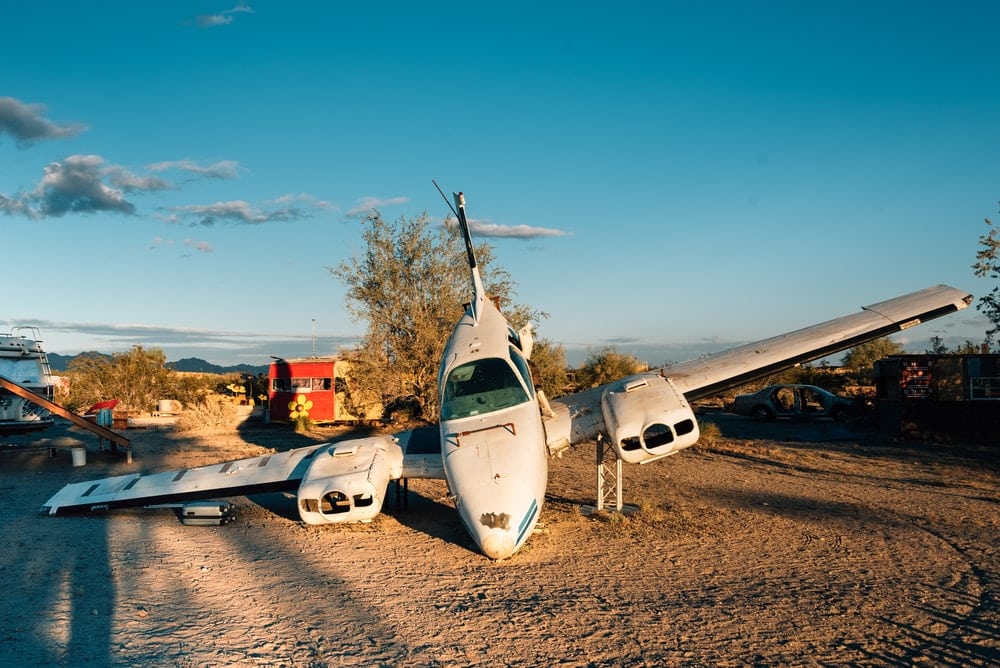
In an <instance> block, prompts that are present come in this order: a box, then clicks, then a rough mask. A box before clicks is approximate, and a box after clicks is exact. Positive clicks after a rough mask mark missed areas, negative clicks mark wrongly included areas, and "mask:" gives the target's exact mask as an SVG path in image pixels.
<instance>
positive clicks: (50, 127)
mask: <svg viewBox="0 0 1000 668" xmlns="http://www.w3.org/2000/svg"><path fill="white" fill-rule="evenodd" d="M44 113H45V106H44V105H41V104H25V103H24V102H21V101H20V100H18V99H15V98H13V97H0V137H2V136H3V135H4V134H9V135H10V136H12V137H13V138H14V141H15V142H16V143H17V146H18V148H24V147H26V146H30V145H31V144H34V143H35V142H36V141H39V140H44V139H64V138H67V137H72V136H74V135H77V134H79V133H80V132H83V130H85V129H86V128H85V126H83V125H81V124H79V123H69V124H62V125H60V124H58V123H53V122H52V121H50V120H48V119H46V118H44V117H43V114H44Z"/></svg>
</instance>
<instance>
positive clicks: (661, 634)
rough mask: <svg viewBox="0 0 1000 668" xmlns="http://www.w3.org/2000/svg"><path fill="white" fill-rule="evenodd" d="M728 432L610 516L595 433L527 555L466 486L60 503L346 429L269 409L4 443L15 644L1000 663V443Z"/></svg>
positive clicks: (9, 650) (339, 653)
mask: <svg viewBox="0 0 1000 668" xmlns="http://www.w3.org/2000/svg"><path fill="white" fill-rule="evenodd" d="M702 420H703V424H710V423H714V424H716V425H718V427H719V435H717V436H715V438H713V439H711V442H704V443H702V444H699V445H698V446H696V447H694V448H692V449H690V450H688V451H686V452H684V453H682V454H680V455H677V456H675V457H671V458H668V459H666V460H663V461H660V462H657V463H654V464H651V465H647V466H639V467H628V466H627V467H625V473H624V496H625V500H626V501H627V502H630V503H635V504H637V505H639V506H640V508H641V510H640V512H639V513H637V514H635V515H632V516H628V517H623V516H621V515H614V514H612V515H608V514H601V515H597V516H587V515H586V514H584V513H583V512H581V507H582V506H584V505H586V504H591V503H593V502H594V499H595V495H596V491H595V477H596V476H595V463H594V457H595V453H594V447H593V446H587V447H581V448H576V449H575V450H573V451H571V452H569V453H568V454H566V455H565V456H564V457H562V458H561V459H553V460H552V461H551V462H550V484H549V494H548V500H547V503H546V505H545V508H544V510H543V512H542V516H541V520H540V523H539V530H538V531H536V533H535V535H534V536H532V538H531V539H530V541H529V542H528V544H527V546H526V547H525V549H523V550H522V551H521V552H519V553H518V554H517V555H515V556H514V557H513V558H512V559H510V560H509V561H506V562H501V563H493V562H490V561H489V560H487V559H486V558H484V557H483V556H482V555H481V554H479V553H478V552H476V551H474V549H473V548H472V544H471V541H470V539H469V538H468V537H467V536H466V534H465V532H464V530H463V528H462V527H461V525H460V523H459V521H458V518H457V516H456V515H455V513H454V512H453V510H452V509H451V507H450V505H449V501H448V500H447V490H446V488H445V485H444V483H443V482H438V481H411V484H410V493H409V507H408V509H406V510H398V509H395V508H394V507H393V503H392V501H391V500H390V502H389V503H388V504H387V505H388V506H389V507H388V512H386V513H385V514H383V515H382V516H381V517H380V518H378V519H377V520H376V521H375V522H373V523H371V524H369V525H359V526H345V527H326V528H320V529H316V528H307V527H305V526H303V525H301V524H300V523H299V522H298V520H297V515H296V512H295V503H294V497H290V496H288V495H283V494H267V495H257V496H253V497H249V498H248V497H236V498H234V499H232V501H233V502H234V503H235V504H236V505H237V507H238V519H237V521H236V522H234V523H232V524H229V525H227V526H222V527H190V526H184V525H182V524H181V523H180V522H179V521H178V519H177V517H176V516H175V515H174V514H173V512H172V511H170V510H140V509H136V510H122V511H112V512H110V513H106V514H97V515H90V516H69V517H48V516H45V515H42V514H40V513H39V508H40V507H41V506H42V504H43V503H44V502H45V501H46V499H48V498H49V497H50V496H51V495H52V494H54V493H55V492H56V491H57V490H58V489H59V488H61V487H62V485H64V484H65V483H68V482H76V481H81V480H86V479H90V478H98V477H104V476H106V475H114V474H120V473H125V472H129V471H136V470H140V471H158V470H165V469H168V468H181V467H184V466H189V465H197V464H205V463H211V462H215V461H225V460H227V459H235V458H240V457H247V456H251V455H255V454H259V453H261V452H263V451H266V450H268V449H278V450H284V449H287V448H289V447H295V446H299V445H308V444H310V443H313V442H322V441H324V440H327V439H329V438H331V437H332V436H334V435H335V432H334V431H332V430H326V431H318V432H314V433H311V434H309V435H299V434H295V433H293V432H291V431H290V430H289V429H288V428H287V427H281V426H276V425H264V424H263V423H261V422H256V421H248V422H244V423H242V424H240V425H239V426H238V427H235V428H233V429H230V430H222V431H219V430H217V431H215V432H207V431H203V432H195V433H192V432H180V431H177V430H175V429H170V428H163V429H146V430H135V429H132V430H129V431H128V432H127V435H128V436H129V437H130V438H131V439H132V442H133V446H134V451H135V462H134V463H133V464H131V465H128V464H125V463H124V462H123V461H121V460H119V459H116V458H114V457H113V456H111V454H110V453H98V452H97V441H96V439H93V438H92V437H91V436H89V435H88V434H86V433H84V432H81V431H79V430H78V429H77V428H75V427H73V428H71V427H69V426H66V425H63V426H59V425H57V426H56V427H55V428H53V429H51V430H49V432H46V433H45V434H43V435H42V436H35V437H16V438H7V439H4V442H7V443H12V442H13V443H19V444H24V443H31V442H36V443H37V442H39V439H40V438H41V439H45V440H43V441H41V442H42V443H43V444H50V445H55V446H58V447H64V446H66V445H69V444H72V443H75V442H79V443H83V444H84V445H86V447H87V448H88V453H87V454H88V462H87V464H86V466H83V467H73V466H72V465H71V460H70V455H69V451H68V450H64V449H63V450H59V454H58V456H57V457H56V458H54V459H50V458H48V457H46V456H45V455H44V454H23V453H17V454H10V453H4V454H0V525H2V531H3V533H2V535H3V541H4V547H3V550H2V551H0V554H2V557H0V565H2V569H0V591H2V594H0V596H2V600H3V605H2V606H0V664H2V665H66V666H131V665H157V666H207V665H211V666H228V665H232V666H256V665H268V666H280V665H284V666H355V665H356V666H372V665H412V666H472V665H490V666H494V665H511V666H535V665H546V666H549V665H562V666H603V665H629V666H654V665H655V666H660V665H713V666H715V665H723V666H725V665H747V664H764V665H779V664H786V665H787V664H795V665H843V664H864V665H935V666H941V665H943V666H986V665H997V664H998V663H1000V605H998V603H1000V505H998V503H1000V501H998V498H1000V493H998V492H1000V485H998V481H1000V465H998V461H997V456H996V452H997V451H996V449H995V448H993V449H992V450H991V449H979V450H974V449H955V448H948V449H945V448H941V447H936V446H928V445H924V446H919V447H900V446H886V445H882V444H879V443H878V442H877V441H876V439H875V438H874V435H873V434H870V433H865V432H858V431H855V430H853V429H851V428H849V427H845V426H844V425H839V424H833V423H828V422H827V423H820V424H816V425H804V424H796V423H774V424H760V423H755V422H752V421H750V420H747V419H744V418H739V417H736V416H732V415H728V414H724V413H713V414H709V415H705V416H703V417H702Z"/></svg>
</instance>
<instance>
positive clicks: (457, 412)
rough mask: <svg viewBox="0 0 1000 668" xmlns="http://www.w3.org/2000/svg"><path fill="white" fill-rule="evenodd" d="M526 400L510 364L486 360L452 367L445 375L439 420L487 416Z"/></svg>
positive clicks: (494, 358) (526, 395)
mask: <svg viewBox="0 0 1000 668" xmlns="http://www.w3.org/2000/svg"><path fill="white" fill-rule="evenodd" d="M526 401H528V393H527V392H526V391H525V390H524V386H522V385H521V383H520V381H518V379H517V375H516V374H515V373H514V369H513V368H511V366H510V364H508V363H507V361H506V360H503V359H500V358H498V357H490V358H486V359H481V360H476V361H475V362H469V363H467V364H463V365H461V366H458V367H455V368H454V369H452V371H451V373H449V374H448V380H447V381H446V382H445V387H444V400H443V401H442V402H441V419H442V420H455V419H458V418H464V417H471V416H473V415H480V414H482V413H490V412H492V411H498V410H500V409H501V408H509V407H510V406H516V405H517V404H522V403H524V402H526Z"/></svg>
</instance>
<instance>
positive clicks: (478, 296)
mask: <svg viewBox="0 0 1000 668" xmlns="http://www.w3.org/2000/svg"><path fill="white" fill-rule="evenodd" d="M435 185H436V184H435ZM454 197H455V206H456V207H457V210H456V212H455V213H456V216H457V217H458V226H459V227H460V228H461V230H462V238H463V239H464V240H465V253H466V255H467V256H468V258H469V272H470V274H471V275H472V303H471V304H470V306H469V310H470V311H471V314H472V319H473V320H474V321H475V322H479V313H480V311H481V310H482V305H483V302H485V301H486V290H485V289H483V279H482V277H481V276H480V275H479V265H477V264H476V250H475V248H473V246H472V234H471V233H470V232H469V221H468V219H467V218H466V217H465V195H464V194H463V193H454Z"/></svg>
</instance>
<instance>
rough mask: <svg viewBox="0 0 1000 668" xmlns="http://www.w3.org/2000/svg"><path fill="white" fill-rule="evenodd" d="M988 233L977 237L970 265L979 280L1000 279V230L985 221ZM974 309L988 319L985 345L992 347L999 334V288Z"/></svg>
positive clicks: (986, 296) (982, 299) (980, 299)
mask: <svg viewBox="0 0 1000 668" xmlns="http://www.w3.org/2000/svg"><path fill="white" fill-rule="evenodd" d="M986 225H987V227H989V232H987V233H986V234H982V235H980V237H979V246H980V248H979V251H977V252H976V263H975V264H973V265H972V271H973V273H974V274H975V275H976V276H977V277H979V278H989V279H991V280H997V279H1000V230H998V229H997V228H996V227H993V221H992V220H990V219H989V218H987V219H986ZM976 309H977V310H979V311H980V312H981V313H982V314H983V315H985V316H986V317H987V319H989V321H990V324H991V327H990V328H989V329H988V330H986V344H987V346H991V347H992V345H993V341H994V340H995V339H996V335H997V333H998V332H1000V286H993V289H992V290H990V292H989V293H988V294H985V295H983V296H982V297H980V298H979V301H978V302H977V303H976Z"/></svg>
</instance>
